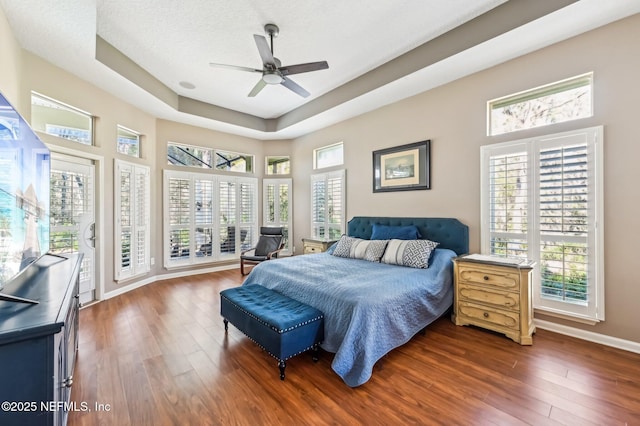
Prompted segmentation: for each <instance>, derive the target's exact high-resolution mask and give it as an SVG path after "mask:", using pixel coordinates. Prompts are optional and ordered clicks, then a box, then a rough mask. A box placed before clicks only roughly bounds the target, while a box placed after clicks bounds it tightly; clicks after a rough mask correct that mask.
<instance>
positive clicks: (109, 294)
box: [102, 264, 238, 300]
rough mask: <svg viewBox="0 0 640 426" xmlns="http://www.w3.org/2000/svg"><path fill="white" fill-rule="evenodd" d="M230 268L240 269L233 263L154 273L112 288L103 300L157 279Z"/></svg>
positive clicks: (162, 279)
mask: <svg viewBox="0 0 640 426" xmlns="http://www.w3.org/2000/svg"><path fill="white" fill-rule="evenodd" d="M229 269H238V265H236V264H231V265H224V266H213V267H211V268H204V269H195V270H191V271H180V272H173V273H171V274H163V275H154V276H153V277H148V278H145V279H144V280H141V281H137V282H135V283H133V284H130V285H127V286H124V287H120V288H118V289H117V290H112V291H110V292H108V293H105V294H104V295H103V298H102V300H107V299H111V298H112V297H116V296H119V295H121V294H124V293H127V292H129V291H131V290H135V289H136V288H140V287H143V286H145V285H148V284H152V283H154V282H156V281H164V280H170V279H172V278H180V277H188V276H191V275H200V274H208V273H210V272H219V271H227V270H229Z"/></svg>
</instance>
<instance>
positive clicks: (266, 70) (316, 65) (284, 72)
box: [210, 24, 329, 98]
mask: <svg viewBox="0 0 640 426" xmlns="http://www.w3.org/2000/svg"><path fill="white" fill-rule="evenodd" d="M264 31H265V32H266V33H267V35H268V36H269V39H270V41H271V47H269V44H268V43H267V39H266V38H265V37H264V36H261V35H258V34H254V35H253V39H254V40H255V41H256V46H258V52H259V53H260V57H261V58H262V66H263V68H262V69H261V70H259V69H255V68H249V67H240V66H236V65H226V64H216V63H211V64H210V65H211V66H212V67H221V68H229V69H233V70H239V71H248V72H259V73H262V78H261V79H260V80H259V81H258V83H257V84H256V85H255V86H254V87H253V89H252V90H251V92H249V96H250V97H253V96H256V95H257V94H258V93H260V91H261V90H262V89H264V88H265V86H266V85H267V84H282V85H283V86H284V87H286V88H287V89H289V90H291V91H293V92H295V93H297V94H298V95H300V96H302V97H303V98H306V97H307V96H309V95H310V93H309V92H307V91H306V90H305V89H304V88H302V87H301V86H300V85H299V84H297V83H296V82H294V81H293V80H291V79H290V78H288V76H289V75H292V74H301V73H304V72H310V71H318V70H325V69H327V68H329V64H327V61H320V62H309V63H306V64H297V65H288V66H284V67H283V66H281V65H282V63H281V62H280V59H278V58H276V57H274V56H273V39H274V37H277V36H278V33H279V32H280V29H279V28H278V26H277V25H275V24H267V25H265V26H264Z"/></svg>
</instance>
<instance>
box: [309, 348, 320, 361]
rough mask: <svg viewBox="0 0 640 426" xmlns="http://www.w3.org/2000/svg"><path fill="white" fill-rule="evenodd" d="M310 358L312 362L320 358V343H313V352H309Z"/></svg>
mask: <svg viewBox="0 0 640 426" xmlns="http://www.w3.org/2000/svg"><path fill="white" fill-rule="evenodd" d="M311 359H312V360H313V362H318V360H319V359H320V345H318V344H315V345H313V352H312V353H311Z"/></svg>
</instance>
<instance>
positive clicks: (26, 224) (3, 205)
mask: <svg viewBox="0 0 640 426" xmlns="http://www.w3.org/2000/svg"><path fill="white" fill-rule="evenodd" d="M49 170H50V151H49V149H48V148H47V147H46V145H45V144H44V143H43V142H42V141H41V140H40V139H39V138H38V136H37V135H36V134H35V132H34V131H33V130H32V129H31V127H29V125H28V124H27V122H26V121H25V120H24V119H23V118H22V117H21V116H20V114H18V112H17V111H16V110H15V109H14V108H13V106H11V104H10V103H9V102H8V101H7V99H6V98H5V97H4V96H3V95H2V93H0V300H13V301H19V302H32V303H33V302H34V301H29V300H27V299H22V298H20V297H15V296H11V295H9V294H6V293H1V292H2V291H6V289H7V287H9V285H10V283H12V282H14V281H15V280H17V278H18V277H19V276H20V275H21V274H23V273H24V271H25V270H26V269H27V268H29V266H31V265H32V264H33V263H34V262H36V261H37V260H38V259H39V258H40V257H42V256H43V255H45V254H46V253H47V252H48V251H49V179H50V177H49ZM3 289H4V290H3Z"/></svg>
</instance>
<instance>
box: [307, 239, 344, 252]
mask: <svg viewBox="0 0 640 426" xmlns="http://www.w3.org/2000/svg"><path fill="white" fill-rule="evenodd" d="M336 241H338V240H321V239H315V238H303V239H302V254H311V253H322V252H325V251H327V249H328V248H329V247H331V245H332V244H333V243H335V242H336Z"/></svg>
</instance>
